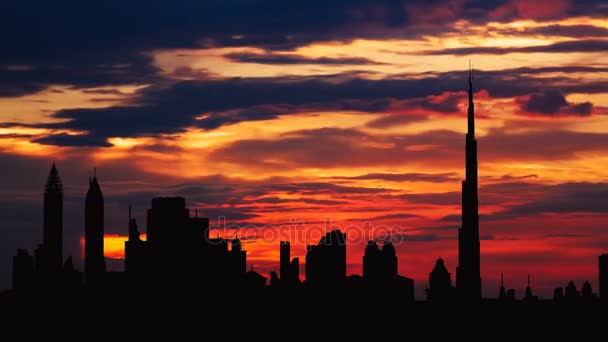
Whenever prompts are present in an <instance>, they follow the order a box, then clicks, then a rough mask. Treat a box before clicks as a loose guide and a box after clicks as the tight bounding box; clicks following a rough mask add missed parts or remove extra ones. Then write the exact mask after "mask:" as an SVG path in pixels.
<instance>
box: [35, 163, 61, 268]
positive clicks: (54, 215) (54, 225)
mask: <svg viewBox="0 0 608 342" xmlns="http://www.w3.org/2000/svg"><path fill="white" fill-rule="evenodd" d="M37 255H38V257H37V261H36V263H37V269H38V271H39V272H41V273H54V274H57V273H59V272H60V271H61V269H62V267H63V184H62V183H61V178H60V177H59V172H57V167H56V166H55V163H53V165H52V166H51V171H50V172H49V175H48V178H47V180H46V183H45V185H44V203H43V219H42V244H41V245H40V246H39V247H38V251H37Z"/></svg>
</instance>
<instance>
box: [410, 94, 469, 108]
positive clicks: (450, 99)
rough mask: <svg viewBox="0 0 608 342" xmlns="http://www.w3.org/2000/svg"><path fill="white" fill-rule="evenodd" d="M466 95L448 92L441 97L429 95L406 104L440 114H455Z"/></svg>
mask: <svg viewBox="0 0 608 342" xmlns="http://www.w3.org/2000/svg"><path fill="white" fill-rule="evenodd" d="M466 96H467V94H466V93H465V92H464V91H463V92H448V93H443V94H441V95H431V96H427V97H425V98H421V99H414V100H411V101H409V102H408V104H409V105H411V106H414V107H420V108H422V109H427V110H431V111H435V112H440V113H457V112H459V111H460V108H459V107H458V105H459V103H460V101H461V100H463V99H466Z"/></svg>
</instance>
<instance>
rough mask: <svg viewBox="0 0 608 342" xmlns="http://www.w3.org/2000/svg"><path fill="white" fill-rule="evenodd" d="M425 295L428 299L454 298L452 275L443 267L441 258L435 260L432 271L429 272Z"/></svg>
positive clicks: (445, 299) (444, 299)
mask: <svg viewBox="0 0 608 342" xmlns="http://www.w3.org/2000/svg"><path fill="white" fill-rule="evenodd" d="M427 297H428V299H429V300H430V301H436V302H437V301H439V302H441V301H449V300H453V299H454V287H453V286H452V275H451V274H450V272H448V269H447V268H446V267H445V263H444V262H443V259H441V258H439V259H437V261H436V262H435V267H434V268H433V271H432V272H431V273H429V287H428V289H427Z"/></svg>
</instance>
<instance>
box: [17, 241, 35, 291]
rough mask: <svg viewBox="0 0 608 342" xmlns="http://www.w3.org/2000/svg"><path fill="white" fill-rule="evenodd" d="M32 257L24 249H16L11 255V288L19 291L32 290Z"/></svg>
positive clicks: (33, 275)
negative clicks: (12, 255) (13, 254)
mask: <svg viewBox="0 0 608 342" xmlns="http://www.w3.org/2000/svg"><path fill="white" fill-rule="evenodd" d="M34 277H35V273H34V257H32V256H31V255H30V253H29V252H28V251H27V250H25V249H18V250H17V255H15V256H14V257H13V289H14V290H15V291H17V292H19V293H23V292H29V291H30V290H32V286H33V285H34V280H35V278H34Z"/></svg>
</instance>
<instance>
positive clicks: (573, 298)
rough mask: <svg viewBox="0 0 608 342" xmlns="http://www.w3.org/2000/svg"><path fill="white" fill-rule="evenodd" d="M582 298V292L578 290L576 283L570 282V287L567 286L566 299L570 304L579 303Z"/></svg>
mask: <svg viewBox="0 0 608 342" xmlns="http://www.w3.org/2000/svg"><path fill="white" fill-rule="evenodd" d="M580 297H581V294H580V292H579V291H578V289H577V288H576V285H575V284H574V281H572V280H570V282H569V283H568V286H566V290H565V294H564V299H565V300H566V301H568V302H577V301H578V300H579V299H580Z"/></svg>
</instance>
